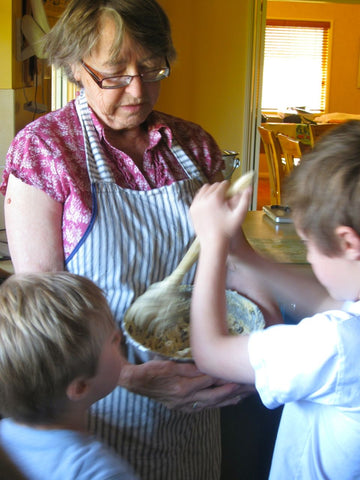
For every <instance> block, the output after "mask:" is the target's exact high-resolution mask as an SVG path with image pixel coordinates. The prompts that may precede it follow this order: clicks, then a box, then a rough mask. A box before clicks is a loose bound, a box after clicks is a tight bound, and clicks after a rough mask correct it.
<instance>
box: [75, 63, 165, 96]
mask: <svg viewBox="0 0 360 480" xmlns="http://www.w3.org/2000/svg"><path fill="white" fill-rule="evenodd" d="M81 65H82V66H83V67H84V69H85V70H86V71H87V73H88V74H89V75H90V76H91V78H92V79H93V80H94V82H95V83H96V85H97V86H98V87H100V88H104V89H111V88H122V87H127V86H128V85H130V83H131V81H132V79H133V78H135V77H139V78H140V79H141V81H142V82H144V83H152V82H159V81H160V80H163V79H164V78H166V77H168V76H169V75H170V65H169V62H168V60H167V59H166V67H161V68H156V69H154V70H146V71H145V72H143V73H139V74H138V75H114V76H112V77H102V78H101V75H100V73H99V72H97V71H96V70H94V69H93V68H91V67H89V65H87V64H86V63H85V62H84V61H81Z"/></svg>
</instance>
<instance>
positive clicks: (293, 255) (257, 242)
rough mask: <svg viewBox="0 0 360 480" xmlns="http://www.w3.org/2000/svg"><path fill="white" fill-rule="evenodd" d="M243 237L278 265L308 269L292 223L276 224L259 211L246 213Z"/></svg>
mask: <svg viewBox="0 0 360 480" xmlns="http://www.w3.org/2000/svg"><path fill="white" fill-rule="evenodd" d="M243 230H244V233H245V236H246V238H247V240H248V241H249V243H250V244H251V246H252V247H253V248H254V249H255V250H256V251H257V252H259V253H260V254H262V255H264V256H266V257H269V258H270V259H271V260H274V261H276V262H279V263H286V264H291V265H299V266H301V265H302V266H306V267H307V268H308V267H309V264H308V262H307V260H306V248H305V245H304V244H303V242H302V241H301V239H300V238H299V236H298V235H297V233H296V230H295V228H294V225H293V224H292V223H282V224H277V223H275V222H273V221H272V220H270V218H269V217H268V216H267V215H265V213H263V211H261V210H256V211H251V212H248V214H247V216H246V219H245V221H244V224H243Z"/></svg>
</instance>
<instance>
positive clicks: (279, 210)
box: [263, 205, 292, 223]
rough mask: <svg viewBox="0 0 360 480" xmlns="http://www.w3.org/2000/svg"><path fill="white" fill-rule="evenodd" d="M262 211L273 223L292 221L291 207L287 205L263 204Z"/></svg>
mask: <svg viewBox="0 0 360 480" xmlns="http://www.w3.org/2000/svg"><path fill="white" fill-rule="evenodd" d="M263 211H264V212H265V214H266V215H267V216H268V217H269V218H270V219H271V220H272V221H273V222H275V223H292V218H291V208H290V207H289V206H288V205H264V206H263Z"/></svg>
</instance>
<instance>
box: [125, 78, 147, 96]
mask: <svg viewBox="0 0 360 480" xmlns="http://www.w3.org/2000/svg"><path fill="white" fill-rule="evenodd" d="M143 88H144V85H143V81H142V80H141V77H140V76H138V75H134V76H133V77H132V79H131V82H130V83H129V85H127V86H126V87H125V90H126V92H127V93H130V94H131V95H132V96H133V97H141V94H142V91H143Z"/></svg>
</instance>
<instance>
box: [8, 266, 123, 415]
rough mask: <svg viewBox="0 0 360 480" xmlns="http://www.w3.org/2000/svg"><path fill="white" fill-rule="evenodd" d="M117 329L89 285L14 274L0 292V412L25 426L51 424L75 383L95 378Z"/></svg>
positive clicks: (62, 277) (58, 276)
mask: <svg viewBox="0 0 360 480" xmlns="http://www.w3.org/2000/svg"><path fill="white" fill-rule="evenodd" d="M114 328H116V327H115V323H114V320H113V316H112V314H111V312H110V309H109V307H108V304H107V301H106V299H105V297H104V295H103V293H102V291H101V290H100V288H98V287H97V286H96V285H95V284H94V283H93V282H92V281H90V280H89V279H87V278H85V277H81V276H78V275H74V274H71V273H68V272H55V273H54V272H53V273H38V274H18V275H13V276H11V277H10V278H8V279H7V280H6V281H5V282H4V283H3V284H2V285H1V287H0V411H1V413H2V415H4V416H9V417H12V418H13V419H14V420H16V421H20V422H25V423H29V424H34V423H51V422H53V421H54V420H56V418H57V417H58V416H59V414H61V412H62V411H63V408H64V406H65V403H66V401H67V397H66V388H67V386H68V385H69V383H70V382H71V381H72V380H74V379H75V378H77V377H88V378H90V377H92V376H94V375H95V373H96V370H97V365H98V359H99V355H100V352H101V349H102V344H103V341H104V339H105V337H106V335H108V334H109V332H111V331H112V330H113V329H114Z"/></svg>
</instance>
